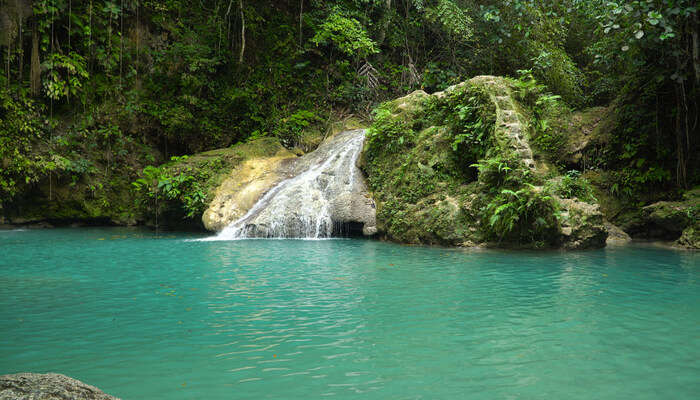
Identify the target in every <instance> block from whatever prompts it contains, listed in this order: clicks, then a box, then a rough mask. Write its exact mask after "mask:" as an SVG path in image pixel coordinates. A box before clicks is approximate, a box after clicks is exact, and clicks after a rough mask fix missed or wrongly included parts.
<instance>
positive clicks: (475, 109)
mask: <svg viewBox="0 0 700 400" xmlns="http://www.w3.org/2000/svg"><path fill="white" fill-rule="evenodd" d="M530 125H531V122H530V121H529V119H528V117H527V112H526V107H525V106H524V105H523V104H521V103H519V102H518V101H517V99H516V98H515V96H514V95H513V88H512V84H511V82H510V81H508V80H506V79H504V78H499V77H493V76H479V77H475V78H473V79H471V80H469V81H466V82H463V83H460V84H459V85H455V86H452V87H450V88H448V89H447V90H445V91H444V92H438V93H435V94H433V95H428V94H427V93H425V92H422V91H416V92H413V93H411V94H410V95H408V96H405V97H402V98H399V99H396V100H394V101H390V102H386V103H384V104H382V105H381V106H380V107H379V108H378V109H377V110H376V111H375V122H374V124H373V125H372V127H371V128H370V130H369V134H368V140H367V144H366V148H365V152H364V157H363V163H362V166H363V168H364V170H365V172H366V173H367V175H368V181H369V184H370V188H371V190H372V191H373V195H374V196H375V199H376V200H377V207H378V213H377V219H378V221H377V223H378V227H379V230H380V232H381V233H382V234H383V235H384V236H385V237H387V238H388V239H391V240H395V241H399V242H406V243H425V244H445V245H465V246H470V245H474V244H480V243H483V244H493V245H498V246H524V247H565V248H570V249H578V248H590V247H602V246H604V245H605V240H606V238H607V231H606V229H605V226H604V223H603V222H604V221H603V218H602V214H601V213H600V211H599V209H598V206H597V205H596V204H595V202H593V204H588V203H585V202H581V201H579V200H578V199H577V198H569V199H567V198H563V197H561V196H559V195H556V194H555V193H552V192H550V191H549V189H548V188H546V187H543V184H544V181H545V179H544V175H545V174H546V173H547V171H549V169H547V168H543V167H540V166H538V165H537V164H538V163H537V162H536V161H535V159H534V156H533V151H532V149H531V148H530V145H529V142H528V136H529V127H530Z"/></svg>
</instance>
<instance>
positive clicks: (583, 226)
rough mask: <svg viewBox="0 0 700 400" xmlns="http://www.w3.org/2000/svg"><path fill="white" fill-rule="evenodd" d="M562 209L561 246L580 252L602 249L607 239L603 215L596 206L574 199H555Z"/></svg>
mask: <svg viewBox="0 0 700 400" xmlns="http://www.w3.org/2000/svg"><path fill="white" fill-rule="evenodd" d="M557 201H558V202H559V206H560V208H561V209H562V213H561V216H562V220H563V221H562V222H561V225H562V226H561V233H562V245H563V247H564V248H565V249H569V250H574V249H576V250H581V249H590V248H599V247H604V246H605V244H606V240H607V238H608V229H607V228H606V226H605V221H604V219H603V213H601V212H600V207H599V206H598V205H597V204H590V203H586V202H582V201H578V200H576V199H559V198H558V199H557Z"/></svg>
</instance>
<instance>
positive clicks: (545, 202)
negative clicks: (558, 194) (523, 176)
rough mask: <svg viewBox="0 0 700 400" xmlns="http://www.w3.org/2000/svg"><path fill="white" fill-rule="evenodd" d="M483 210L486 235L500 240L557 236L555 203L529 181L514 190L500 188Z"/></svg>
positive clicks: (541, 239)
mask: <svg viewBox="0 0 700 400" xmlns="http://www.w3.org/2000/svg"><path fill="white" fill-rule="evenodd" d="M482 213H483V216H482V217H483V223H484V225H485V231H486V233H487V236H488V237H489V238H491V239H497V240H498V241H499V242H501V241H503V240H507V241H512V242H516V243H534V244H537V243H545V242H550V243H551V241H552V239H553V238H555V237H556V232H557V228H558V220H557V215H558V213H557V207H556V203H555V202H554V201H553V200H552V198H551V197H550V196H549V195H548V194H546V192H543V191H540V190H537V189H536V188H535V187H534V186H532V185H530V184H525V185H524V186H523V187H521V188H520V189H518V190H516V191H514V190H511V189H501V192H500V193H499V194H498V195H496V196H495V197H493V198H492V199H491V200H490V201H489V202H488V204H487V205H486V206H485V207H484V208H483V209H482Z"/></svg>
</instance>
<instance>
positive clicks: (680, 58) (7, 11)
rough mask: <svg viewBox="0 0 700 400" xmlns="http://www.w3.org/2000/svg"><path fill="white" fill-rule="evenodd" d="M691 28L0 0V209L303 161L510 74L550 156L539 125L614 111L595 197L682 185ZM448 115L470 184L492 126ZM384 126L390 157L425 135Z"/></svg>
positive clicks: (693, 22) (207, 0)
mask: <svg viewBox="0 0 700 400" xmlns="http://www.w3.org/2000/svg"><path fill="white" fill-rule="evenodd" d="M698 29H699V23H698V6H697V4H696V2H694V1H692V0H624V1H618V2H612V1H606V0H593V1H582V0H563V1H560V0H557V1H554V0H545V1H534V0H500V1H495V0H494V1H489V0H486V1H477V0H203V1H199V2H191V1H184V0H167V1H159V2H156V1H148V0H0V65H2V72H3V73H2V74H0V75H1V76H0V165H1V166H2V168H1V170H0V203H1V204H0V206H2V207H5V208H7V207H9V206H10V205H11V204H12V203H13V202H17V201H20V200H21V199H22V198H23V196H26V195H27V194H28V193H29V192H31V191H32V190H36V189H37V188H39V187H40V186H45V185H44V184H45V183H46V182H47V181H48V182H49V187H51V185H52V183H51V182H56V183H60V184H66V183H69V184H70V183H73V184H75V185H77V186H78V187H80V188H81V190H85V191H86V192H90V194H91V196H93V197H95V198H104V199H105V201H107V199H108V198H109V197H110V196H108V195H107V194H108V193H107V192H108V189H107V187H108V186H110V182H111V181H113V180H114V179H117V177H119V178H118V179H119V180H120V182H122V183H123V182H131V181H135V180H137V179H139V178H142V179H145V178H146V177H147V175H148V172H144V171H143V168H144V167H145V166H147V165H154V166H158V165H160V164H162V163H164V162H166V161H167V160H169V159H170V158H171V157H173V156H177V157H179V156H182V155H186V154H191V153H195V152H201V151H206V150H210V149H214V148H221V147H228V146H231V145H233V144H236V143H239V142H245V141H247V140H249V139H251V138H260V137H275V138H278V139H279V140H280V141H281V142H282V143H283V144H284V145H285V146H288V147H301V148H303V149H304V150H305V151H306V150H309V149H310V148H309V147H310V146H312V145H310V144H309V143H315V141H313V140H307V139H306V138H305V137H304V135H305V132H306V131H308V130H310V129H313V130H316V131H323V130H324V129H326V125H327V124H329V123H330V121H332V120H335V119H338V118H341V117H344V116H347V115H350V114H355V115H357V116H360V117H361V118H370V117H371V115H370V110H372V109H373V108H374V107H375V106H376V105H377V104H379V103H380V102H382V101H384V100H386V99H389V98H395V97H398V96H401V95H404V94H406V93H408V92H411V91H413V90H415V89H419V88H422V89H424V90H426V91H428V92H432V91H436V90H442V89H444V88H446V87H447V86H449V85H452V84H455V83H457V82H460V81H464V80H466V79H468V78H470V77H472V76H475V75H480V74H493V75H504V76H511V77H513V78H517V77H518V76H520V75H522V73H520V74H519V72H518V71H527V74H526V75H527V76H528V77H530V78H531V81H529V82H530V83H527V82H528V80H527V79H521V80H520V82H521V83H522V84H523V85H526V86H527V85H528V84H529V85H532V87H530V88H525V89H526V90H523V91H522V92H523V93H526V92H528V91H529V92H531V93H534V94H532V95H531V100H532V105H531V108H532V109H533V110H534V111H533V113H536V114H537V115H535V119H536V120H537V121H538V122H537V124H538V125H537V126H536V127H535V128H536V129H537V130H538V132H539V133H540V134H539V135H537V137H538V139H537V141H538V143H537V145H539V146H541V147H542V148H543V149H544V150H545V151H550V150H552V149H555V148H557V146H559V144H560V142H559V141H560V140H561V137H560V136H559V135H560V131H557V130H556V127H555V126H554V125H555V124H553V123H552V121H554V119H555V118H556V116H555V115H552V112H553V110H562V109H563V108H568V109H572V110H573V109H580V108H582V107H587V106H592V105H607V104H609V103H610V102H613V101H614V104H615V107H616V110H617V113H618V115H617V120H618V122H619V123H618V124H616V127H615V128H614V132H613V133H612V138H611V140H610V141H609V143H608V145H609V148H607V149H606V151H605V152H601V156H600V159H599V160H596V162H595V165H597V166H599V167H601V168H605V169H608V170H610V171H612V173H611V176H612V177H613V181H614V182H611V184H610V190H611V191H614V192H615V193H619V194H620V195H624V196H628V197H633V196H635V195H637V194H638V193H640V192H650V191H655V190H656V191H658V190H669V189H674V188H687V187H689V186H692V185H693V184H695V183H697V182H698V180H699V179H700V177H699V176H698V174H699V173H698V171H700V168H698V163H700V159H699V157H698V154H700V151H698V150H699V149H698V140H697V128H698V98H699V96H698V87H699V86H700V55H699V53H700V50H699V43H698V40H700V39H698ZM527 96H528V95H526V97H527ZM462 100H467V101H465V102H463V103H461V104H462V105H463V108H462V109H460V110H459V111H458V112H457V113H456V114H451V115H450V116H449V117H450V118H453V120H451V122H450V124H451V125H454V124H457V125H459V124H460V123H465V122H464V121H471V122H469V123H474V124H479V123H482V124H484V125H483V126H478V125H475V126H469V127H467V126H463V127H462V128H464V129H463V130H462V131H461V132H462V133H458V134H457V135H456V136H454V137H453V138H452V139H451V143H450V146H452V147H453V148H460V149H462V150H465V151H462V152H460V153H459V154H460V155H463V156H464V157H466V158H465V159H464V160H461V161H460V165H462V166H464V165H467V167H465V169H464V170H462V171H461V172H460V173H466V174H472V175H473V176H474V175H475V174H476V172H475V171H476V170H475V169H474V168H470V167H468V165H470V164H471V162H470V161H469V160H472V161H475V159H479V158H480V156H479V154H480V153H481V152H483V150H484V147H483V146H485V143H484V140H486V139H485V137H486V136H485V131H484V126H487V125H488V121H485V120H484V118H477V117H478V116H477V114H478V113H480V112H481V111H479V109H478V107H477V106H476V105H477V104H478V103H479V101H478V94H477V97H475V98H474V99H473V101H472V100H470V99H469V98H467V99H462ZM523 101H524V103H527V102H528V101H527V100H525V99H524V100H523ZM554 103H556V104H554ZM528 104H529V103H528ZM436 107H439V105H436ZM538 107H539V108H538ZM437 111H439V110H437V109H436V113H435V114H436V115H437V114H439V112H437ZM382 112H384V111H382V109H381V108H380V109H379V111H377V113H376V114H375V118H376V119H377V121H379V123H382V122H381V121H382ZM460 121H461V122H460ZM479 121H481V122H479ZM385 122H386V123H387V124H390V123H391V124H394V123H395V124H398V125H396V126H392V127H387V129H389V128H391V129H393V130H394V134H395V135H397V136H396V138H397V141H393V140H392V141H391V142H390V143H388V144H389V145H396V146H407V145H408V143H410V141H411V139H412V134H411V133H410V132H418V131H420V129H418V128H419V127H405V126H401V125H400V122H390V121H385ZM426 126H427V125H426ZM464 132H473V133H464ZM401 138H403V139H401ZM377 140H378V139H377ZM401 140H403V142H402V143H399V142H400V141H401ZM469 152H473V154H468V153H469ZM467 159H468V160H467ZM154 168H155V167H154ZM100 185H101V186H100ZM183 185H185V184H184V183H183ZM112 186H113V185H112ZM119 186H120V187H121V186H123V185H122V184H121V183H120V185H119ZM178 187H179V186H178ZM49 194H50V193H49ZM192 204H193V205H194V204H197V201H194V202H193V203H192ZM193 207H194V206H193ZM197 207H198V206H197ZM197 207H194V208H193V209H196V208H197ZM187 213H189V212H186V214H187Z"/></svg>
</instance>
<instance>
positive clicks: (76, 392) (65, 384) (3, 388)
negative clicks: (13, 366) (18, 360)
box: [0, 373, 119, 400]
mask: <svg viewBox="0 0 700 400" xmlns="http://www.w3.org/2000/svg"><path fill="white" fill-rule="evenodd" d="M66 399H72V400H119V399H117V398H116V397H114V396H110V395H108V394H105V393H104V392H102V391H101V390H100V389H98V388H96V387H94V386H90V385H88V384H85V383H83V382H80V381H79V380H77V379H73V378H70V377H67V376H65V375H61V374H53V373H49V374H34V373H21V374H13V375H0V400H66Z"/></svg>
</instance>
